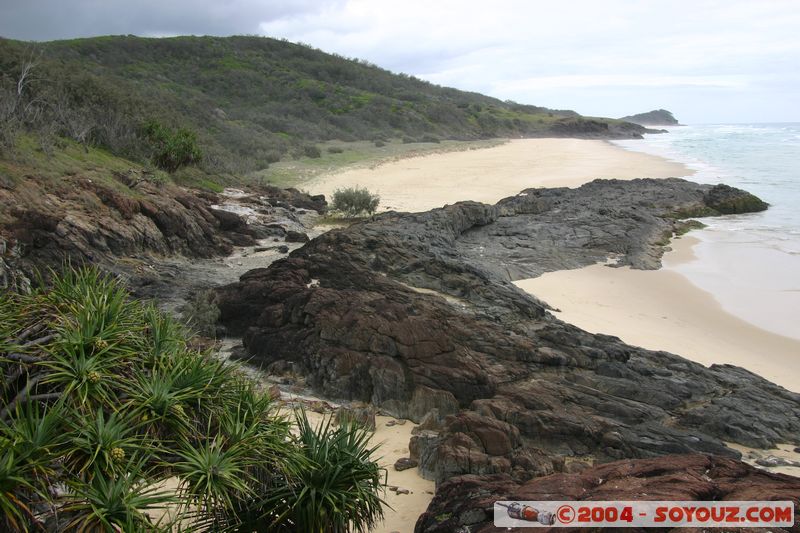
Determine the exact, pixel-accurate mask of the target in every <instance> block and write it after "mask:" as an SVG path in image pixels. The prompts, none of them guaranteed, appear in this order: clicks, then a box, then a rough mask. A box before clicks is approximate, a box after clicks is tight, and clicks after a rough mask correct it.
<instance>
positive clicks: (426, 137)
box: [420, 133, 441, 144]
mask: <svg viewBox="0 0 800 533" xmlns="http://www.w3.org/2000/svg"><path fill="white" fill-rule="evenodd" d="M420 142H424V143H436V144H439V143H440V142H441V141H440V140H439V137H436V136H435V135H430V134H428V133H426V134H425V135H423V136H422V139H420Z"/></svg>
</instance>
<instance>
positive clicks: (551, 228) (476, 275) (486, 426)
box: [217, 179, 800, 482]
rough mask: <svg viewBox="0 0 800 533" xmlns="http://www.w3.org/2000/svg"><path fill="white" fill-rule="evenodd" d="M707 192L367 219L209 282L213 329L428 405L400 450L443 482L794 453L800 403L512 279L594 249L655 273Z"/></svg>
mask: <svg viewBox="0 0 800 533" xmlns="http://www.w3.org/2000/svg"><path fill="white" fill-rule="evenodd" d="M712 189H714V187H712V186H709V185H698V184H695V183H691V182H687V181H685V180H679V179H668V180H633V181H617V180H598V181H595V182H592V183H589V184H586V185H584V186H582V187H580V188H578V189H566V188H560V189H531V190H528V191H524V192H523V193H521V194H519V195H516V196H513V197H510V198H506V199H504V200H501V201H500V202H498V203H497V204H496V205H494V206H490V205H485V204H480V203H476V202H460V203H458V204H455V205H452V206H447V207H445V208H442V209H435V210H432V211H429V212H426V213H392V212H390V213H385V214H381V215H378V216H376V217H374V218H373V219H371V220H369V221H365V222H361V223H357V224H354V225H351V226H349V227H347V228H343V229H337V230H333V231H330V232H328V233H326V234H324V235H322V236H320V237H318V238H316V239H314V240H313V241H311V242H310V243H308V244H306V245H305V246H303V247H302V248H300V249H298V250H295V251H294V252H292V254H291V255H290V256H289V257H288V258H286V259H285V260H282V261H278V262H276V263H273V264H272V265H271V266H270V267H269V268H266V269H256V270H252V271H250V272H248V273H247V274H245V275H244V276H242V277H241V278H240V281H239V282H238V283H235V284H232V285H229V286H227V287H223V288H221V289H219V290H218V299H217V301H218V305H219V308H220V311H221V320H222V322H223V323H224V325H225V326H226V327H227V328H228V330H229V331H230V332H231V333H233V334H242V335H243V340H244V345H245V347H246V349H247V351H248V353H249V354H250V355H251V356H253V360H254V361H255V362H258V363H260V364H264V365H269V364H272V363H275V362H277V361H289V362H291V363H292V364H295V365H297V368H298V369H299V371H300V372H302V373H303V374H304V375H306V376H307V378H308V383H309V385H311V387H312V388H314V389H315V390H316V391H317V392H318V393H321V394H323V395H327V396H330V397H334V398H344V399H350V400H359V401H364V402H370V403H373V404H374V405H376V406H378V407H379V408H381V409H382V411H384V412H388V413H390V414H392V415H393V416H396V417H402V418H410V419H411V420H414V421H415V422H420V421H421V420H422V419H423V418H425V417H426V416H427V415H428V414H429V413H433V412H434V410H435V411H437V412H438V415H437V416H438V417H440V418H441V419H443V422H442V425H433V422H432V421H431V422H430V423H431V424H432V425H431V429H436V430H437V431H428V430H422V431H418V432H417V433H418V434H417V435H416V436H415V439H414V441H412V443H411V444H412V447H411V455H412V457H413V458H414V459H417V460H418V461H419V464H420V472H421V473H422V474H423V475H424V476H426V477H429V478H431V479H436V480H438V481H440V482H441V481H444V480H445V479H447V478H448V477H449V476H453V475H460V474H464V473H469V472H472V473H475V472H481V473H493V472H503V473H509V475H511V476H514V477H516V478H517V479H523V478H524V476H525V475H539V474H542V473H546V472H549V471H552V470H554V469H560V468H563V460H562V461H561V462H559V458H560V457H565V456H566V457H574V458H578V459H581V458H592V459H593V460H596V461H597V462H607V461H612V460H617V459H623V458H641V457H654V456H661V455H664V454H670V453H689V452H703V453H715V454H720V455H728V456H731V457H738V456H739V453H738V452H736V451H734V450H732V449H730V448H728V447H726V446H725V443H724V441H733V442H738V443H740V444H743V445H747V446H754V447H771V446H774V445H776V444H777V443H783V442H794V443H797V439H798V435H800V395H798V394H795V393H792V392H789V391H787V390H785V389H783V388H781V387H778V386H777V385H774V384H772V383H769V382H768V381H766V380H764V379H762V378H760V377H758V376H756V375H754V374H752V373H750V372H748V371H746V370H744V369H741V368H737V367H733V366H729V365H714V366H712V367H711V368H706V367H704V366H702V365H700V364H696V363H693V362H690V361H688V360H685V359H683V358H681V357H678V356H676V355H673V354H669V353H666V352H656V351H650V350H644V349H642V348H637V347H633V346H628V345H626V344H624V343H623V342H621V341H620V340H619V339H617V338H615V337H610V336H606V335H593V334H589V333H587V332H585V331H582V330H580V329H578V328H576V327H574V326H571V325H569V324H565V323H563V322H561V321H559V320H557V319H556V318H554V317H553V316H552V315H550V314H549V313H548V312H547V309H548V308H547V306H546V305H545V304H543V303H542V302H540V301H539V300H537V299H536V298H534V297H531V296H530V295H528V294H526V293H524V292H523V291H521V290H519V289H518V288H516V287H515V286H514V285H513V284H512V283H510V281H512V280H514V279H518V278H524V277H532V276H535V275H538V274H541V273H542V272H545V271H548V270H556V269H562V268H575V267H579V266H582V265H586V264H591V263H594V262H595V261H600V260H605V259H606V258H607V257H608V256H609V255H615V257H616V258H617V260H618V262H619V264H625V265H631V266H633V267H636V268H654V267H656V266H658V264H659V258H660V255H661V253H662V250H663V244H661V243H662V241H663V236H664V234H665V232H671V231H672V230H673V229H674V228H676V225H677V224H678V223H679V221H676V220H675V218H674V217H675V213H676V212H677V211H695V212H696V211H700V210H708V209H711V208H710V207H709V206H708V204H707V203H706V201H707V199H708V198H709V193H710V191H711V190H712ZM726 194H727V193H726ZM732 194H733V195H734V197H737V195H738V197H744V196H745V195H746V194H747V193H745V192H744V191H738V192H736V191H734V192H733V193H732ZM712 196H713V195H712ZM456 411H458V413H456ZM447 415H450V416H447ZM463 415H466V418H465V417H464V416H463ZM474 416H477V417H480V418H479V419H478V420H480V423H479V424H476V423H473V420H474V419H473V418H472V417H474ZM501 427H502V428H504V430H503V431H505V435H506V436H507V439H508V440H504V438H503V437H501V436H500V432H501V430H500V429H499V428H501ZM459 428H460V429H459ZM487 432H488V433H487ZM525 472H529V473H528V474H525Z"/></svg>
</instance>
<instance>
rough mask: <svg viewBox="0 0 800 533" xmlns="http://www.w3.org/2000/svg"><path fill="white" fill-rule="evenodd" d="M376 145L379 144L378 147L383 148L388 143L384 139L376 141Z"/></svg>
mask: <svg viewBox="0 0 800 533" xmlns="http://www.w3.org/2000/svg"><path fill="white" fill-rule="evenodd" d="M375 146H377V147H378V148H383V147H384V146H386V143H385V142H383V141H375Z"/></svg>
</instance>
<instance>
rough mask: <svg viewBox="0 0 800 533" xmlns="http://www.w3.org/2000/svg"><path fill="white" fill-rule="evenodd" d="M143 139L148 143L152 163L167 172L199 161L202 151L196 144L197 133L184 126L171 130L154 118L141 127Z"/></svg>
mask: <svg viewBox="0 0 800 533" xmlns="http://www.w3.org/2000/svg"><path fill="white" fill-rule="evenodd" d="M142 131H143V133H144V137H145V139H147V141H148V142H149V143H150V150H151V159H152V160H153V164H155V165H156V166H157V167H158V168H161V169H163V170H166V171H167V172H175V171H176V170H178V169H179V168H180V167H182V166H185V165H191V164H195V163H199V162H200V160H201V159H202V153H201V152H200V148H199V146H198V145H197V135H195V133H194V132H192V131H189V130H187V129H186V128H178V129H177V130H173V129H171V128H168V127H166V126H164V125H163V124H160V123H158V122H156V121H154V120H150V121H148V122H146V123H145V124H144V126H143V127H142Z"/></svg>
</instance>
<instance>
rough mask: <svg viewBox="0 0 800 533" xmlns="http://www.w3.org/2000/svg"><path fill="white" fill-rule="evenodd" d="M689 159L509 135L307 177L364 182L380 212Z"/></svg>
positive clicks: (668, 172) (330, 186)
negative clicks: (483, 144)
mask: <svg viewBox="0 0 800 533" xmlns="http://www.w3.org/2000/svg"><path fill="white" fill-rule="evenodd" d="M692 173H693V171H692V170H691V169H690V168H688V167H687V166H686V165H684V164H682V163H678V162H674V161H668V160H666V159H664V158H662V157H659V156H655V155H651V154H645V153H636V152H632V151H630V150H626V149H625V148H622V147H620V146H617V145H615V144H613V143H611V142H608V141H605V140H595V139H562V138H537V139H512V140H509V141H508V142H506V143H503V144H500V145H497V146H492V147H487V148H481V149H479V150H463V151H451V152H445V153H436V154H431V155H423V156H418V157H410V158H403V159H399V160H395V161H389V162H386V163H384V164H382V165H380V166H378V167H375V168H369V167H367V168H364V167H360V168H353V169H350V170H340V171H337V172H334V173H331V174H326V175H322V176H320V177H317V178H314V179H312V180H309V181H307V182H305V183H304V184H303V186H304V187H305V188H306V189H308V190H309V191H310V192H311V193H313V194H325V195H326V196H327V197H329V198H330V196H331V195H332V193H333V191H335V190H336V189H338V188H343V187H353V186H359V187H366V188H367V189H369V190H370V191H371V192H374V193H377V194H379V195H380V196H381V205H380V207H379V210H381V211H383V210H395V211H412V212H413V211H428V210H430V209H435V208H437V207H442V206H443V205H445V204H453V203H456V202H458V201H466V200H469V201H476V202H484V203H490V204H494V203H496V202H497V201H499V200H501V199H502V198H506V197H508V196H513V195H515V194H517V193H519V192H520V191H522V190H523V189H528V188H533V187H578V186H580V185H582V184H584V183H586V182H588V181H592V180H594V179H602V178H605V179H611V178H617V179H624V180H630V179H636V178H644V177H651V178H667V177H679V176H690V175H691V174H692Z"/></svg>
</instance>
